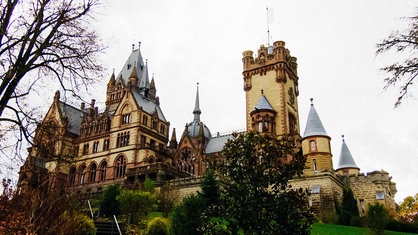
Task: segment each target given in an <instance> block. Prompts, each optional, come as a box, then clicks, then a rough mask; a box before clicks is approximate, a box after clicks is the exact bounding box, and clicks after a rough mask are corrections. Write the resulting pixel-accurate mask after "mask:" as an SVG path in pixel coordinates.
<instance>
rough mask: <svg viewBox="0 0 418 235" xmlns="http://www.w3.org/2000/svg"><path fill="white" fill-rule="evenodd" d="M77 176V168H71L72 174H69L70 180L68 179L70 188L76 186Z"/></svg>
mask: <svg viewBox="0 0 418 235" xmlns="http://www.w3.org/2000/svg"><path fill="white" fill-rule="evenodd" d="M75 175H76V169H75V167H74V166H72V167H71V168H70V172H69V174H68V177H69V179H68V182H69V183H68V184H69V185H70V186H73V185H74V184H75Z"/></svg>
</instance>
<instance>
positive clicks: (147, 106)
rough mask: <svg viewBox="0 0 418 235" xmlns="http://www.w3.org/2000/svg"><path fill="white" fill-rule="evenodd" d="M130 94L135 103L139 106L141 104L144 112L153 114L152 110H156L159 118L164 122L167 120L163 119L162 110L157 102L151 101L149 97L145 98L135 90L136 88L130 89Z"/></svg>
mask: <svg viewBox="0 0 418 235" xmlns="http://www.w3.org/2000/svg"><path fill="white" fill-rule="evenodd" d="M132 94H133V96H134V98H135V100H136V102H137V104H138V105H139V106H141V107H142V109H143V110H144V111H145V112H147V113H149V114H153V113H154V112H157V115H158V118H159V119H160V120H163V121H165V122H166V121H167V120H166V119H165V116H164V114H163V111H162V110H161V108H160V106H159V105H158V104H157V103H155V102H154V101H152V100H150V99H147V98H145V97H144V96H142V95H141V94H140V93H138V91H136V90H132Z"/></svg>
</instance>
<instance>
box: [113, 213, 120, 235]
mask: <svg viewBox="0 0 418 235" xmlns="http://www.w3.org/2000/svg"><path fill="white" fill-rule="evenodd" d="M113 219H114V220H115V224H116V227H117V229H118V232H119V235H122V232H121V231H120V227H119V223H118V220H117V219H116V215H113Z"/></svg>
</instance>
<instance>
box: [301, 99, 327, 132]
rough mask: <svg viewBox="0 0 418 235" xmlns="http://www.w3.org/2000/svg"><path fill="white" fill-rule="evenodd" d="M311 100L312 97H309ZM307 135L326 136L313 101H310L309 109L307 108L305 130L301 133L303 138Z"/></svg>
mask: <svg viewBox="0 0 418 235" xmlns="http://www.w3.org/2000/svg"><path fill="white" fill-rule="evenodd" d="M312 101H313V99H311V102H312ZM309 136H328V134H327V132H326V131H325V128H324V126H323V125H322V122H321V119H320V118H319V115H318V113H317V112H316V110H315V107H314V105H313V103H311V109H310V110H309V114H308V120H307V122H306V127H305V132H304V133H303V137H304V138H305V137H309Z"/></svg>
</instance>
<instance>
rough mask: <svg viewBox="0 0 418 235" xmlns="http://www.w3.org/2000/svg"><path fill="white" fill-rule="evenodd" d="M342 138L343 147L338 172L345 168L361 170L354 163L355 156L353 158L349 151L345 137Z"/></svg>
mask: <svg viewBox="0 0 418 235" xmlns="http://www.w3.org/2000/svg"><path fill="white" fill-rule="evenodd" d="M342 137H343V143H342V145H341V152H340V159H339V160H338V166H337V169H336V170H339V169H343V168H355V169H360V168H359V167H358V166H357V165H356V163H355V162H354V159H353V156H351V153H350V150H349V149H348V146H347V144H346V143H345V140H344V135H343V136H342Z"/></svg>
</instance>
